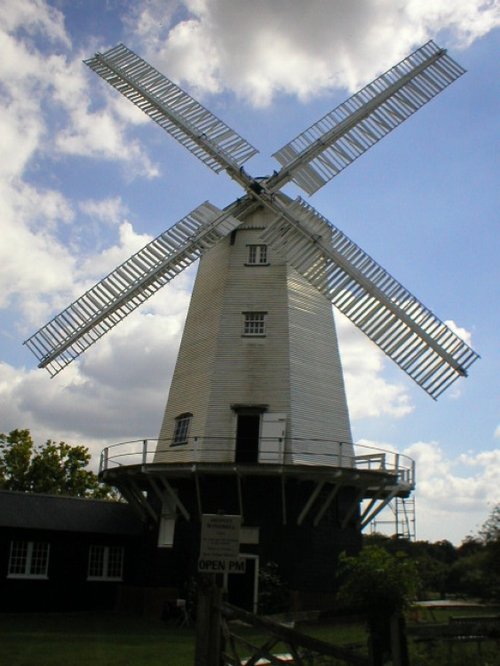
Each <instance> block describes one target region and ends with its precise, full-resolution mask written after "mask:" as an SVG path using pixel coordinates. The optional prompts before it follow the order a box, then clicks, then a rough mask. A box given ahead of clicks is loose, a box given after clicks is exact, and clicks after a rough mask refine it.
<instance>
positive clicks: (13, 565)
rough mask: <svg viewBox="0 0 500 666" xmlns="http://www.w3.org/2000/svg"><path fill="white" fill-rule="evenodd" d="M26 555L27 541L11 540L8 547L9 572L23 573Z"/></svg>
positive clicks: (24, 571)
mask: <svg viewBox="0 0 500 666" xmlns="http://www.w3.org/2000/svg"><path fill="white" fill-rule="evenodd" d="M27 556H28V542H27V541H12V543H11V548H10V560H9V573H10V574H25V573H26V562H27Z"/></svg>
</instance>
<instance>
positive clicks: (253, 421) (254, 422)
mask: <svg viewBox="0 0 500 666" xmlns="http://www.w3.org/2000/svg"><path fill="white" fill-rule="evenodd" d="M237 418H238V421H237V425H236V451H235V456H234V460H235V462H237V463H256V462H258V459H259V435H260V414H238V416H237Z"/></svg>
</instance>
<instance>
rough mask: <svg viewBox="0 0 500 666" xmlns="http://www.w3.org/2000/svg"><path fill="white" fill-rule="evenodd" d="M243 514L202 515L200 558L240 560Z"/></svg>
mask: <svg viewBox="0 0 500 666" xmlns="http://www.w3.org/2000/svg"><path fill="white" fill-rule="evenodd" d="M240 527H241V516H225V515H219V514H210V513H207V514H204V515H203V516H202V517H201V545H200V560H214V561H215V560H238V557H239V552H240Z"/></svg>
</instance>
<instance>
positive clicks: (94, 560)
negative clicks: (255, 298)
mask: <svg viewBox="0 0 500 666" xmlns="http://www.w3.org/2000/svg"><path fill="white" fill-rule="evenodd" d="M87 578H88V580H122V578H123V546H90V551H89V569H88V576H87Z"/></svg>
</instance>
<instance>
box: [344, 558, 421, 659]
mask: <svg viewBox="0 0 500 666" xmlns="http://www.w3.org/2000/svg"><path fill="white" fill-rule="evenodd" d="M339 562H340V569H339V576H340V588H339V592H338V597H337V599H338V602H339V603H340V604H341V605H343V606H344V607H347V608H350V609H351V610H354V611H356V612H360V613H363V614H365V615H366V616H367V620H368V626H369V629H370V654H371V659H372V663H373V664H374V665H375V666H380V665H381V664H383V663H385V660H386V659H387V658H388V656H389V654H390V653H391V652H392V653H393V655H394V652H395V651H396V650H397V651H398V652H399V654H400V663H402V664H405V665H406V664H408V652H407V646H406V640H405V631H404V617H403V611H404V610H405V608H407V607H408V605H409V604H410V602H411V601H412V600H413V599H414V598H415V595H416V591H417V585H418V575H417V571H416V567H415V563H414V562H413V561H412V560H411V559H410V558H409V557H407V555H406V554H405V553H401V552H398V553H395V554H394V555H393V554H391V553H388V552H387V551H386V550H384V548H382V547H380V546H366V547H365V548H363V549H362V551H361V552H360V553H359V555H357V556H355V557H347V556H346V555H341V556H340V561H339ZM391 627H392V630H391ZM394 627H397V631H394ZM398 663H399V662H398Z"/></svg>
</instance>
